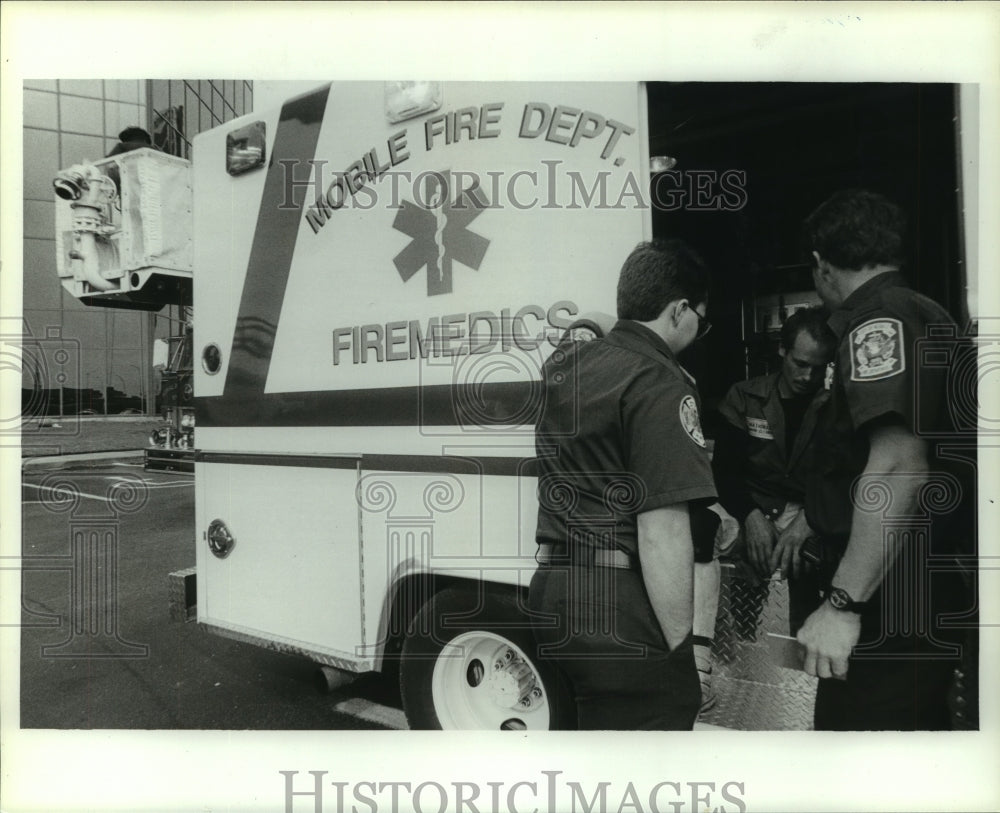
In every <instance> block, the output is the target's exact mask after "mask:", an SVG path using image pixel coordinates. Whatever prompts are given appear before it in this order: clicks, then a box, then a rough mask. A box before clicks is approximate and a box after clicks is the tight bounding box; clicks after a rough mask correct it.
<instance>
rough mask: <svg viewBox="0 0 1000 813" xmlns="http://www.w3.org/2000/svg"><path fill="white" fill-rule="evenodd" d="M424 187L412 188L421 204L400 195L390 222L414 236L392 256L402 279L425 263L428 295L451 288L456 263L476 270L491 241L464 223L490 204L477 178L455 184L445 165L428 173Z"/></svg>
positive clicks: (405, 278)
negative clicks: (464, 184) (469, 183)
mask: <svg viewBox="0 0 1000 813" xmlns="http://www.w3.org/2000/svg"><path fill="white" fill-rule="evenodd" d="M424 181H425V187H424V189H423V190H419V192H422V193H423V194H419V193H418V192H415V196H416V197H417V198H418V200H420V199H421V198H422V200H423V201H424V204H423V205H421V204H418V203H414V202H412V201H409V200H404V201H403V205H402V207H401V208H400V210H399V211H398V212H397V213H396V218H395V220H393V223H392V227H393V228H394V229H396V231H401V232H402V233H403V234H405V235H407V236H408V237H411V238H413V239H412V240H411V241H410V243H409V245H407V246H406V248H404V249H403V250H402V251H400V252H399V254H397V255H396V256H395V257H394V258H393V260H392V261H393V264H394V265H395V266H396V271H397V272H398V273H399V276H400V277H401V278H402V280H403V282H407V281H409V279H410V278H411V277H413V276H414V275H415V274H416V273H417V272H418V271H420V270H421V269H422V268H425V267H426V268H427V296H436V295H438V294H450V293H451V292H452V267H453V264H454V263H455V262H459V263H461V264H462V265H465V266H467V267H468V268H471V269H472V270H474V271H478V270H479V266H480V264H481V263H482V261H483V257H484V256H485V255H486V249H487V248H488V247H489V244H490V241H489V240H487V239H486V238H485V237H483V236H482V235H479V234H476V233H475V232H472V231H469V229H468V228H467V227H468V225H469V224H470V223H471V222H472V221H473V220H475V219H476V218H477V217H479V215H480V214H482V210H483V209H485V208H487V207H488V206H489V200H488V199H487V197H486V193H485V192H484V191H483V190H482V189H481V188H480V186H479V184H478V183H474V184H473V185H472V186H471V187H469V188H468V189H457V190H456V189H454V185H455V182H454V176H453V175H452V173H451V172H450V171H449V170H444V171H443V172H431V173H427V174H426V176H425V178H424Z"/></svg>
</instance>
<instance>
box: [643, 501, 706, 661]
mask: <svg viewBox="0 0 1000 813" xmlns="http://www.w3.org/2000/svg"><path fill="white" fill-rule="evenodd" d="M638 529H639V561H640V563H641V565H642V577H643V581H644V582H645V584H646V592H647V594H648V595H649V602H650V604H651V605H652V607H653V612H654V613H655V615H656V619H657V621H658V622H659V624H660V629H662V630H663V636H664V638H666V639H667V644H668V645H669V646H670V648H671V649H673V648H674V647H676V646H677V645H678V644H680V643H681V641H683V640H684V638H685V637H686V636H687V635H688V634H689V633H690V632H691V625H692V623H693V617H694V546H693V544H692V542H691V522H690V519H689V517H688V508H687V503H679V504H677V505H671V506H668V507H666V508H658V509H655V510H653V511H648V512H646V513H643V514H640V515H639V517H638Z"/></svg>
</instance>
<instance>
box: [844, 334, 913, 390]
mask: <svg viewBox="0 0 1000 813" xmlns="http://www.w3.org/2000/svg"><path fill="white" fill-rule="evenodd" d="M902 336H903V324H902V322H900V321H899V320H898V319H888V318H880V319H870V320H869V321H867V322H865V323H864V324H862V325H858V327H856V328H854V330H852V331H851V380H852V381H878V380H880V379H883V378H889V377H890V376H894V375H898V374H899V373H901V372H903V370H905V369H906V359H905V358H904V354H903V343H902V341H901V339H902Z"/></svg>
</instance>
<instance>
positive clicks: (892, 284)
mask: <svg viewBox="0 0 1000 813" xmlns="http://www.w3.org/2000/svg"><path fill="white" fill-rule="evenodd" d="M899 287H904V288H905V287H907V285H906V280H905V279H904V278H903V275H902V274H901V273H899V271H886V272H885V273H884V274H879V275H878V276H877V277H872V278H871V279H870V280H868V281H867V282H866V283H864V284H863V285H862V286H861V287H859V288H857V289H855V290H854V292H853V293H851V295H850V296H848V297H847V299H845V300H844V302H843V304H841V306H840V307H839V308H837V310H835V311H834V312H833V313H832V314H831V315H830V318H829V319H828V320H827V324H828V325H829V326H830V329H831V330H832V331H833V332H834V333H835V334H837V338H838V339H839V338H841V337H842V336H843V335H844V333H845V332H846V331H847V328H848V327H850V325H851V322H852V321H853V319H854V315H855V314H856V313H857V312H858V311H859V310H861V308H863V307H864V306H865V305H866V304H867V303H868V302H869V301H870V300H871V299H872V298H874V297H875V296H876V295H877V294H879V293H881V292H882V291H884V290H885V289H886V288H899Z"/></svg>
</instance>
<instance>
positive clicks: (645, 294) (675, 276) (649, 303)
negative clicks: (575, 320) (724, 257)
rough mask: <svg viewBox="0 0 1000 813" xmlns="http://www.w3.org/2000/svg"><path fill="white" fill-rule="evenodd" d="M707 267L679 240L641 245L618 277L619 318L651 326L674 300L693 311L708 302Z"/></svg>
mask: <svg viewBox="0 0 1000 813" xmlns="http://www.w3.org/2000/svg"><path fill="white" fill-rule="evenodd" d="M709 282H710V280H709V271H708V266H706V265H705V261H704V260H703V259H702V258H701V256H700V255H699V254H698V253H697V252H696V251H695V250H694V249H693V248H691V247H690V246H688V245H687V243H684V242H682V241H681V240H653V241H651V242H648V243H640V244H639V245H638V246H636V247H635V248H634V249H633V250H632V253H631V254H629V255H628V258H627V259H626V260H625V264H624V265H623V266H622V270H621V275H620V276H619V277H618V318H619V319H634V320H636V321H637V322H652V321H653V320H654V319H656V317H658V316H659V315H660V314H661V313H663V309H664V308H665V307H666V306H667V305H668V304H669V303H671V302H673V301H674V300H677V299H687V300H689V301H690V302H691V306H692V307H696V306H697V305H700V304H701V303H702V302H704V301H706V300H707V299H708V287H709Z"/></svg>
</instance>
